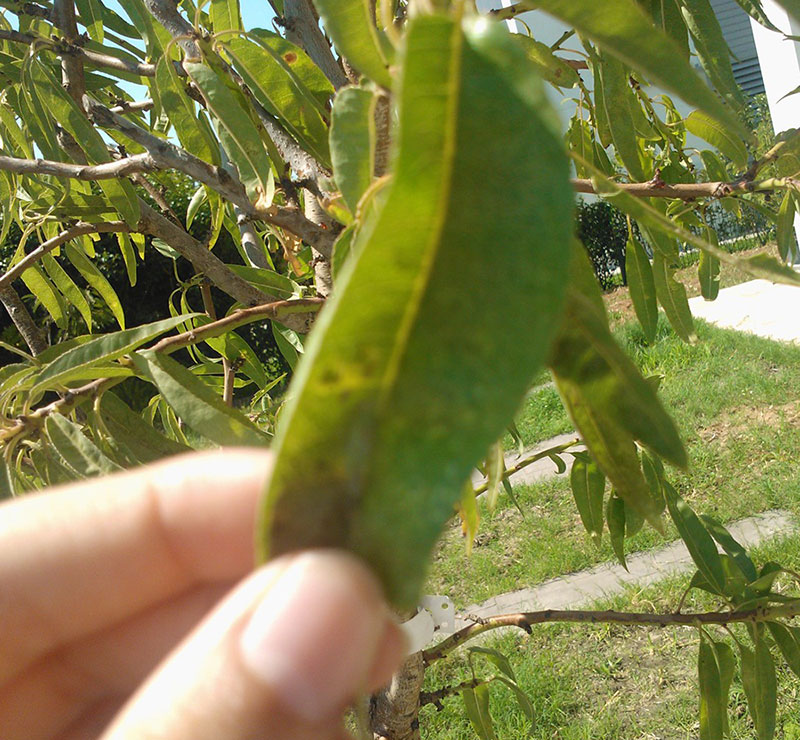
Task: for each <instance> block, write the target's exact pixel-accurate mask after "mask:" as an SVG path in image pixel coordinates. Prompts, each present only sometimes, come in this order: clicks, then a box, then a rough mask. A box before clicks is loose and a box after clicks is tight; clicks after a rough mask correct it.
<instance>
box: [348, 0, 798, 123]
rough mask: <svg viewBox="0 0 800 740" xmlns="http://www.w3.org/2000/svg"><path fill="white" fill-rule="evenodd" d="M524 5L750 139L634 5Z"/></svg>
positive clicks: (548, 0)
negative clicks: (556, 20)
mask: <svg viewBox="0 0 800 740" xmlns="http://www.w3.org/2000/svg"><path fill="white" fill-rule="evenodd" d="M333 1H335V0H333ZM792 1H793V2H798V1H799V0H792ZM520 4H521V5H522V6H527V7H531V8H532V9H534V8H538V9H541V10H544V11H545V12H547V13H550V14H551V15H554V16H555V17H556V18H560V19H561V20H563V21H564V22H565V23H567V24H568V25H569V26H571V27H573V28H575V29H576V30H577V31H579V32H580V33H582V34H585V35H586V36H588V37H589V38H591V39H594V40H595V41H597V42H598V43H599V44H600V45H601V46H602V47H603V49H604V50H605V51H607V52H609V53H611V54H613V55H614V56H616V57H618V58H619V59H621V60H622V61H623V62H625V63H626V64H629V65H630V66H631V67H633V68H634V69H638V70H639V71H641V72H643V73H644V74H645V75H646V76H647V77H648V78H650V80H651V81H652V82H655V83H657V84H659V85H661V86H662V87H664V88H665V89H667V90H671V91H672V92H674V93H676V94H677V95H680V96H681V97H682V98H683V99H684V100H685V101H686V102H687V103H689V104H690V105H694V106H696V107H698V108H700V109H702V110H704V111H705V112H706V113H708V114H709V115H712V116H714V118H716V119H717V120H718V121H720V122H721V123H724V124H725V125H727V126H730V127H731V129H733V131H737V132H740V133H741V134H742V135H745V134H746V131H745V129H744V127H743V126H742V124H741V122H740V121H739V120H738V119H737V117H736V116H735V115H734V113H733V112H732V111H731V110H730V109H729V108H727V107H725V106H724V105H723V104H722V102H721V101H720V100H719V98H717V96H716V95H715V94H714V92H712V90H711V89H710V88H709V87H708V85H706V84H705V83H704V82H703V80H702V79H701V78H700V77H699V76H698V74H697V73H696V72H695V71H694V70H693V69H692V67H691V65H690V64H689V62H688V61H687V60H686V58H685V57H684V56H683V54H682V53H681V50H680V47H679V46H678V45H677V44H676V43H675V42H674V41H673V40H672V39H670V38H668V37H667V36H666V35H664V34H663V33H662V32H660V31H659V30H657V29H656V28H654V27H653V24H652V22H651V21H650V19H649V18H648V17H647V16H646V15H645V14H644V12H643V11H642V9H641V8H640V7H639V6H638V5H637V4H636V3H635V2H634V0H603V2H597V0H523V1H522V2H521V3H520Z"/></svg>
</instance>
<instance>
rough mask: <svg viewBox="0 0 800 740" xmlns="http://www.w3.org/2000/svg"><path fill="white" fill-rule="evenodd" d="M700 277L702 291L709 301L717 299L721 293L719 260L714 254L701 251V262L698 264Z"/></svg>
mask: <svg viewBox="0 0 800 740" xmlns="http://www.w3.org/2000/svg"><path fill="white" fill-rule="evenodd" d="M697 276H698V278H699V279H700V292H701V294H702V295H703V298H705V299H706V300H707V301H715V300H717V296H718V295H719V260H718V259H717V258H716V257H715V256H714V255H712V254H707V253H706V252H700V264H699V265H698V266H697Z"/></svg>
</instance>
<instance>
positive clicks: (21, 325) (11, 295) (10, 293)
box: [0, 285, 47, 357]
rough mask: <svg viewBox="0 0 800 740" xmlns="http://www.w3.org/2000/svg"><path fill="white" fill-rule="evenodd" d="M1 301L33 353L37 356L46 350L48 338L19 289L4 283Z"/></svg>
mask: <svg viewBox="0 0 800 740" xmlns="http://www.w3.org/2000/svg"><path fill="white" fill-rule="evenodd" d="M0 302H2V304H3V305H4V306H5V307H6V311H8V315H9V316H10V317H11V320H12V321H13V322H14V326H16V327H17V329H18V330H19V333H20V334H21V335H22V338H23V339H24V340H25V344H27V345H28V348H29V349H30V351H31V354H32V355H33V356H34V357H36V356H37V355H40V354H41V353H42V352H44V351H45V350H46V349H47V340H46V339H45V337H44V334H43V333H42V330H41V329H40V328H39V327H38V326H37V325H36V322H35V321H34V320H33V317H32V316H31V315H30V313H29V312H28V309H27V308H26V307H25V304H24V303H23V302H22V299H21V298H20V297H19V295H18V294H17V291H15V290H14V289H13V288H12V287H10V286H8V285H4V286H3V287H2V288H0Z"/></svg>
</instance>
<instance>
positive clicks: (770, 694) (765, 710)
mask: <svg viewBox="0 0 800 740" xmlns="http://www.w3.org/2000/svg"><path fill="white" fill-rule="evenodd" d="M753 633H754V634H753V640H754V642H755V650H751V649H750V648H748V647H746V646H745V645H739V652H740V660H741V669H742V687H743V688H744V693H745V696H746V697H747V706H748V707H749V709H750V716H751V717H752V718H753V724H754V725H755V727H756V733H757V737H758V740H772V738H773V737H774V736H775V710H776V704H777V694H778V688H777V682H776V678H775V663H774V662H773V660H772V655H770V652H769V645H768V644H767V641H766V639H765V638H764V635H763V634H762V633H761V631H760V628H759V627H756V628H755V629H754V630H753Z"/></svg>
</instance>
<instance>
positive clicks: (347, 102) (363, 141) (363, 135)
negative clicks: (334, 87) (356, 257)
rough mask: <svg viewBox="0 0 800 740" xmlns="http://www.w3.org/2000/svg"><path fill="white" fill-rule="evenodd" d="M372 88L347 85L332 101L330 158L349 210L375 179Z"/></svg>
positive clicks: (353, 210)
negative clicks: (373, 177)
mask: <svg viewBox="0 0 800 740" xmlns="http://www.w3.org/2000/svg"><path fill="white" fill-rule="evenodd" d="M376 100H377V98H376V97H375V95H374V93H373V92H372V91H371V90H366V89H364V88H361V87H346V88H344V89H343V90H340V91H339V93H338V94H337V95H336V99H335V100H334V101H333V115H332V117H331V159H332V161H333V176H334V178H335V179H336V186H337V187H338V188H339V191H340V192H341V193H342V197H343V198H344V201H345V203H346V204H347V207H348V208H349V209H350V213H353V214H355V213H356V208H357V207H358V202H359V201H360V200H361V198H362V196H363V195H364V193H366V192H367V188H369V186H370V184H371V183H372V175H373V172H374V170H375V102H376Z"/></svg>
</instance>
